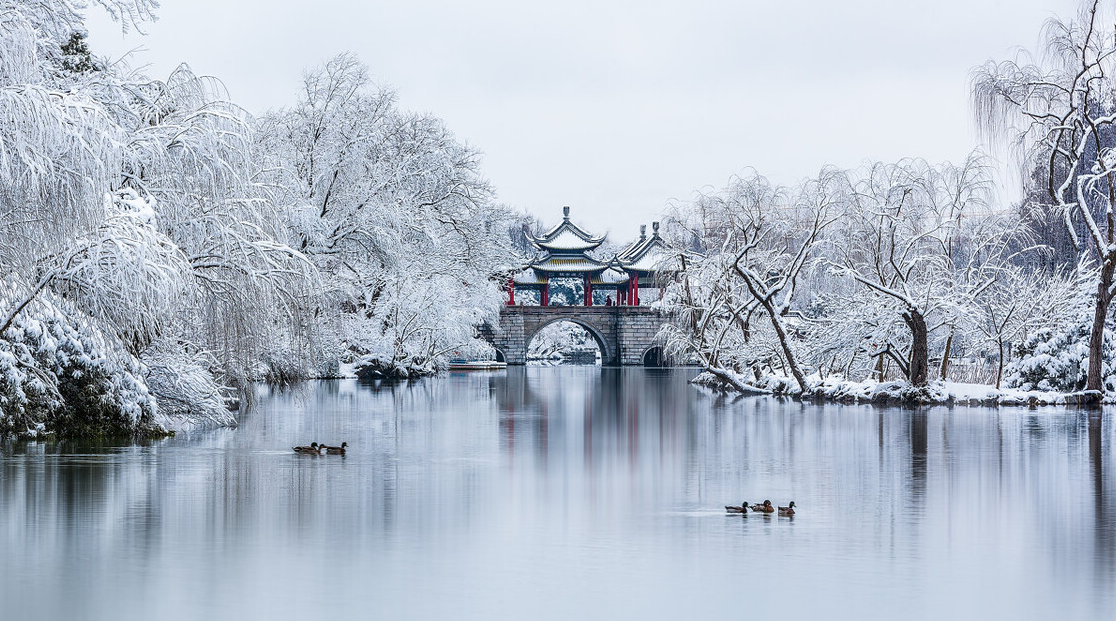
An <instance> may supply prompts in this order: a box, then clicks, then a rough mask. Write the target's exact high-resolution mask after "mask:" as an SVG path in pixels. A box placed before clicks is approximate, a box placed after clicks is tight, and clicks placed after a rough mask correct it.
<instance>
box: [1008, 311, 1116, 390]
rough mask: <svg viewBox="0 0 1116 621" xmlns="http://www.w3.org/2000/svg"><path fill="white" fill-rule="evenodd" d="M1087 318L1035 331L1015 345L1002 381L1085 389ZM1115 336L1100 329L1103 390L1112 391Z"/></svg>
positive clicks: (1028, 387)
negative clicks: (1102, 340) (1101, 334)
mask: <svg viewBox="0 0 1116 621" xmlns="http://www.w3.org/2000/svg"><path fill="white" fill-rule="evenodd" d="M1090 330H1091V321H1089V320H1088V319H1083V320H1082V321H1080V322H1077V323H1075V324H1072V325H1068V326H1062V327H1058V328H1043V329H1041V330H1036V331H1035V332H1034V333H1033V334H1031V335H1030V336H1028V337H1027V338H1025V339H1024V340H1023V342H1021V343H1019V344H1018V345H1017V346H1016V356H1017V358H1016V359H1015V360H1013V361H1012V362H1011V363H1010V364H1008V366H1007V369H1006V371H1005V373H1006V378H1005V383H1006V385H1007V386H1008V387H1010V388H1019V389H1022V390H1048V391H1058V392H1075V391H1079V390H1084V389H1085V382H1086V380H1087V379H1088V374H1089V333H1090ZM1114 372H1116V335H1114V334H1113V333H1112V332H1111V331H1110V330H1109V329H1107V328H1106V329H1105V331H1104V357H1103V370H1102V377H1103V378H1104V389H1105V391H1107V392H1112V391H1114V390H1116V373H1114Z"/></svg>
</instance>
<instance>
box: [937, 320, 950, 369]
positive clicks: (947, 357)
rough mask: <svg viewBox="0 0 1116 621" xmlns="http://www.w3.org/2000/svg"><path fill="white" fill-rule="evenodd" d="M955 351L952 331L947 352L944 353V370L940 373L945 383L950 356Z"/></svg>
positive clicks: (946, 347)
mask: <svg viewBox="0 0 1116 621" xmlns="http://www.w3.org/2000/svg"><path fill="white" fill-rule="evenodd" d="M952 349H953V331H952V330H950V332H949V337H947V338H946V344H945V351H944V352H942V368H941V370H940V371H939V372H938V377H939V378H940V379H941V380H942V381H945V378H946V371H948V370H949V355H950V353H952V352H951V350H952Z"/></svg>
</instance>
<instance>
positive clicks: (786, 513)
mask: <svg viewBox="0 0 1116 621" xmlns="http://www.w3.org/2000/svg"><path fill="white" fill-rule="evenodd" d="M779 515H781V516H783V517H794V501H793V500H792V501H790V504H789V505H787V506H785V507H779Z"/></svg>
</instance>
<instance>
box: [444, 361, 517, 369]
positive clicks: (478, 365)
mask: <svg viewBox="0 0 1116 621" xmlns="http://www.w3.org/2000/svg"><path fill="white" fill-rule="evenodd" d="M506 368H508V364H507V363H506V362H496V361H495V360H457V359H455V360H450V363H449V370H450V371H499V370H501V369H506Z"/></svg>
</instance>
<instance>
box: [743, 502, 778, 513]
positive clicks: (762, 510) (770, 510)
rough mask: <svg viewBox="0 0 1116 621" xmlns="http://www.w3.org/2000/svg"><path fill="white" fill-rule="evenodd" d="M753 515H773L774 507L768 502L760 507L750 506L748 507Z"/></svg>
mask: <svg viewBox="0 0 1116 621" xmlns="http://www.w3.org/2000/svg"><path fill="white" fill-rule="evenodd" d="M748 508H749V509H751V510H752V512H753V513H775V506H774V505H772V504H771V501H770V500H765V501H763V504H762V505H752V506H751V507H748Z"/></svg>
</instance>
